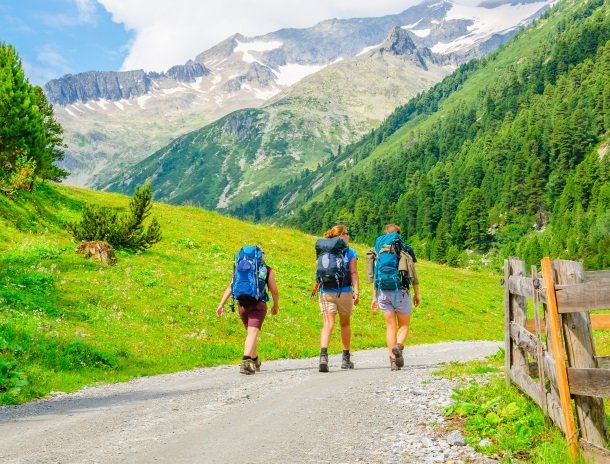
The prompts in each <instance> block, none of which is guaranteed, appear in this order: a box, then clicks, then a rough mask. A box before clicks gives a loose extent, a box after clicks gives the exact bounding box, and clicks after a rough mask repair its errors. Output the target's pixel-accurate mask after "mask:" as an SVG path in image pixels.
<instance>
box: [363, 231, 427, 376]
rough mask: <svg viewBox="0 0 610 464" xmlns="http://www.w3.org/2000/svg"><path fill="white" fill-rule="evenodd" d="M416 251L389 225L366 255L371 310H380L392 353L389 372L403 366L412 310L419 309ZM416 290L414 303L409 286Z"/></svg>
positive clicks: (414, 291) (387, 341)
mask: <svg viewBox="0 0 610 464" xmlns="http://www.w3.org/2000/svg"><path fill="white" fill-rule="evenodd" d="M415 262H417V259H416V258H415V253H414V252H413V249H412V248H411V247H410V246H408V245H406V244H405V243H404V242H403V241H402V238H401V236H400V227H398V226H397V225H396V224H388V225H386V226H385V228H384V234H383V235H381V236H379V237H378V238H377V240H376V241H375V247H374V248H372V249H371V250H369V251H368V252H367V254H366V276H367V281H368V282H369V283H373V287H374V288H373V299H372V301H371V309H372V310H373V311H377V310H378V309H380V310H381V312H382V313H383V317H384V319H385V323H386V343H387V346H388V351H389V352H390V369H391V370H393V371H396V370H400V369H401V368H402V367H403V366H404V362H405V361H404V357H403V355H402V352H403V349H404V346H405V340H406V338H407V335H408V333H409V324H410V322H411V311H412V306H413V305H414V306H419V304H420V302H421V299H420V296H419V280H418V279H417V273H416V272H415V265H414V263H415ZM410 285H412V286H413V300H411V294H410V290H409V286H410Z"/></svg>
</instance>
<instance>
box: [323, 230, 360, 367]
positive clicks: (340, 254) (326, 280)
mask: <svg viewBox="0 0 610 464" xmlns="http://www.w3.org/2000/svg"><path fill="white" fill-rule="evenodd" d="M348 242H349V232H348V230H347V227H345V226H344V225H343V224H338V225H336V226H334V227H333V228H331V229H330V230H328V231H327V232H326V233H325V234H324V238H321V239H319V240H318V241H316V263H317V264H316V284H315V286H314V290H313V291H312V296H314V295H315V294H316V292H317V291H318V290H319V292H320V294H319V300H318V301H319V304H320V312H321V313H322V330H321V333H320V364H319V371H320V372H328V345H329V343H330V336H331V334H332V331H333V328H334V327H335V319H336V315H337V313H339V324H340V327H341V345H342V347H343V356H342V360H341V369H353V368H354V363H353V362H352V361H351V359H350V351H349V350H350V340H351V327H350V318H351V315H352V308H353V306H354V305H357V304H358V301H359V300H358V269H357V263H358V254H357V253H356V250H354V249H353V248H350V247H349V246H348V245H347V244H348Z"/></svg>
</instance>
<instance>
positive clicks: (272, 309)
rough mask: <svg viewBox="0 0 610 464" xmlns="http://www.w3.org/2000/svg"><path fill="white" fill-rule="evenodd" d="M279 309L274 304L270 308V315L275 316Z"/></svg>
mask: <svg viewBox="0 0 610 464" xmlns="http://www.w3.org/2000/svg"><path fill="white" fill-rule="evenodd" d="M279 310H280V308H278V306H277V305H275V304H274V305H273V307H272V308H271V315H272V316H275V315H276V314H277V312H278V311H279Z"/></svg>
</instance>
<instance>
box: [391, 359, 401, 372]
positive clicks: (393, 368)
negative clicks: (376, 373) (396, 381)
mask: <svg viewBox="0 0 610 464" xmlns="http://www.w3.org/2000/svg"><path fill="white" fill-rule="evenodd" d="M400 367H401V366H399V365H398V364H397V363H396V360H395V359H394V358H390V370H391V371H399V370H400Z"/></svg>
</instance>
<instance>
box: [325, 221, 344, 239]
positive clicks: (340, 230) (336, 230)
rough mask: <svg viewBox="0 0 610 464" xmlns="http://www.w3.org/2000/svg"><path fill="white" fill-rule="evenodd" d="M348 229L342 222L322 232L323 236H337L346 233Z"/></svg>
mask: <svg viewBox="0 0 610 464" xmlns="http://www.w3.org/2000/svg"><path fill="white" fill-rule="evenodd" d="M347 233H348V230H347V227H345V226H344V225H343V224H337V225H336V226H333V227H332V228H330V229H328V230H327V231H326V232H324V238H333V237H338V236H339V235H343V234H347Z"/></svg>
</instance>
